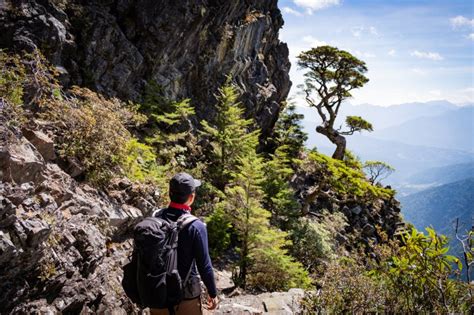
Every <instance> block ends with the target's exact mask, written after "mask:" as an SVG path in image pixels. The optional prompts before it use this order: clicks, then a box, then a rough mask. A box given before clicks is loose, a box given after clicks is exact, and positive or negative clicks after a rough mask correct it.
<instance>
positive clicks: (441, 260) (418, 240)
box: [383, 228, 469, 313]
mask: <svg viewBox="0 0 474 315" xmlns="http://www.w3.org/2000/svg"><path fill="white" fill-rule="evenodd" d="M426 231H427V232H428V234H427V235H425V234H423V233H422V232H418V231H416V230H415V229H413V230H412V231H411V233H407V234H406V235H404V236H403V241H402V243H403V245H402V246H401V247H400V250H399V252H398V255H395V256H393V257H392V258H391V260H390V261H389V262H388V264H387V269H386V270H383V273H384V275H385V276H386V278H387V282H388V283H389V284H390V286H391V287H392V289H393V290H394V291H395V292H394V293H395V294H396V295H397V296H400V297H401V300H402V301H403V302H402V303H403V304H402V305H401V306H402V307H403V308H404V310H406V311H409V312H418V311H420V310H424V311H428V312H435V313H453V312H467V311H468V310H469V309H468V308H467V304H466V303H469V301H468V300H467V296H466V295H467V291H468V290H467V286H466V285H465V284H464V283H462V282H459V281H456V280H454V279H452V278H451V277H452V275H453V274H452V271H453V268H452V265H453V263H455V264H457V265H458V268H459V269H462V263H461V261H460V260H459V259H458V258H456V257H454V256H451V255H448V254H447V252H448V250H449V248H448V247H447V243H448V239H447V238H446V236H444V235H438V234H437V233H436V232H435V231H434V230H433V229H431V228H427V229H426Z"/></svg>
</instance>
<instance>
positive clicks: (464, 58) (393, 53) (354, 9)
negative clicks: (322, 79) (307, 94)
mask: <svg viewBox="0 0 474 315" xmlns="http://www.w3.org/2000/svg"><path fill="white" fill-rule="evenodd" d="M473 3H474V1H459V0H445V1H436V0H434V1H382V0H378V1H376V0H372V1H369V0H358V1H355V0H352V1H351V0H283V1H281V0H280V1H279V2H278V5H279V7H280V9H281V11H282V14H283V17H284V20H285V25H284V26H283V29H282V30H281V31H280V39H281V40H282V41H284V42H286V43H287V44H288V47H289V49H290V61H291V63H292V69H291V72H290V77H291V80H292V81H293V87H292V91H291V92H290V95H295V93H296V91H297V88H296V85H297V84H299V83H301V81H302V74H303V72H302V71H301V70H298V69H297V66H296V56H297V55H298V54H299V53H300V52H301V51H304V50H307V49H309V48H311V47H314V46H317V45H323V44H329V45H332V46H336V47H338V48H340V49H344V50H347V51H349V52H351V53H352V54H354V55H356V56H357V57H358V58H360V59H362V60H364V61H365V62H366V63H367V66H368V68H369V71H368V73H367V76H368V77H369V79H370V82H369V83H368V84H367V85H365V86H364V87H363V88H361V89H360V90H359V91H356V92H354V93H353V96H354V97H353V99H351V102H352V103H354V104H360V103H370V104H374V105H382V106H387V105H392V104H400V103H407V102H415V101H420V102H425V101H430V100H440V99H445V100H448V101H451V102H453V103H458V104H463V103H474V4H473ZM296 98H297V97H296Z"/></svg>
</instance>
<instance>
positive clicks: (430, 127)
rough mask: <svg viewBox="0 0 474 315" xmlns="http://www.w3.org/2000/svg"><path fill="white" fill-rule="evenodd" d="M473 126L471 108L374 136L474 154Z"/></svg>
mask: <svg viewBox="0 0 474 315" xmlns="http://www.w3.org/2000/svg"><path fill="white" fill-rule="evenodd" d="M473 122H474V107H472V106H469V107H462V108H457V109H453V110H449V111H446V112H443V113H441V114H438V115H433V116H421V117H416V118H414V119H411V120H408V121H405V122H403V123H401V124H398V125H395V126H391V127H389V128H384V129H380V130H377V129H376V130H375V131H374V132H373V133H372V134H370V136H371V137H374V138H378V139H383V140H392V141H399V142H403V143H407V144H412V145H423V146H430V147H438V148H446V149H454V150H465V151H470V152H474V123H473Z"/></svg>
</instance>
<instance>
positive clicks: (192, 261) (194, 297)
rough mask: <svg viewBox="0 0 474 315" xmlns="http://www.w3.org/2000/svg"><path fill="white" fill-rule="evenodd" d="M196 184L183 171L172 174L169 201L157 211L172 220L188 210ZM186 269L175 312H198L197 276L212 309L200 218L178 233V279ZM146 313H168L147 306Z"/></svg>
mask: <svg viewBox="0 0 474 315" xmlns="http://www.w3.org/2000/svg"><path fill="white" fill-rule="evenodd" d="M200 185H201V182H200V181H199V180H197V179H194V178H193V177H192V176H191V175H189V174H187V173H178V174H176V175H175V176H174V177H173V178H172V179H171V181H170V186H169V196H170V200H171V202H170V204H169V206H168V208H166V209H164V210H163V211H162V212H161V216H162V217H163V218H167V219H169V220H172V221H176V220H178V218H179V217H180V216H181V215H183V214H185V213H191V205H192V204H193V202H194V198H195V197H196V188H197V187H199V186H200ZM190 268H192V269H190ZM189 270H191V274H190V276H189V280H188V281H187V284H186V286H185V290H184V300H183V301H182V302H181V303H180V304H179V305H177V306H176V307H175V310H176V315H180V314H182V315H195V314H202V307H201V285H200V279H199V275H201V279H202V281H203V282H204V284H205V286H206V288H207V292H208V295H209V297H208V300H207V309H208V310H213V309H215V308H216V307H217V304H218V299H217V289H216V283H215V279H214V271H213V269H212V262H211V258H210V256H209V247H208V242H207V230H206V225H205V224H204V223H203V222H202V221H201V220H196V221H194V222H192V223H191V224H190V225H189V226H187V227H186V228H184V229H183V230H181V231H180V232H179V236H178V271H179V274H180V276H181V279H185V278H186V275H187V273H188V271H189ZM198 271H199V275H198ZM150 312H151V314H152V315H165V314H169V311H168V309H151V310H150Z"/></svg>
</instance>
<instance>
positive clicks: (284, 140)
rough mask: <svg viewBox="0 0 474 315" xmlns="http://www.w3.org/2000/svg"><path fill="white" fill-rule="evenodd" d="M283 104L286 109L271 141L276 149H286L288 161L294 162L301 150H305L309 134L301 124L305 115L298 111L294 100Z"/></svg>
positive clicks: (277, 123)
mask: <svg viewBox="0 0 474 315" xmlns="http://www.w3.org/2000/svg"><path fill="white" fill-rule="evenodd" d="M283 105H284V110H283V111H282V112H281V114H280V117H279V118H278V121H277V122H276V124H275V129H274V136H273V139H272V140H271V141H272V142H273V144H272V146H273V148H274V150H275V151H276V149H277V148H280V150H284V152H286V154H287V156H288V162H294V159H297V158H298V157H299V154H300V152H301V151H303V150H304V144H305V142H306V140H307V139H308V135H307V133H306V132H304V131H303V127H302V126H301V121H302V120H303V119H304V115H303V114H298V113H297V112H296V105H295V104H294V103H292V102H289V103H284V104H283Z"/></svg>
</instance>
